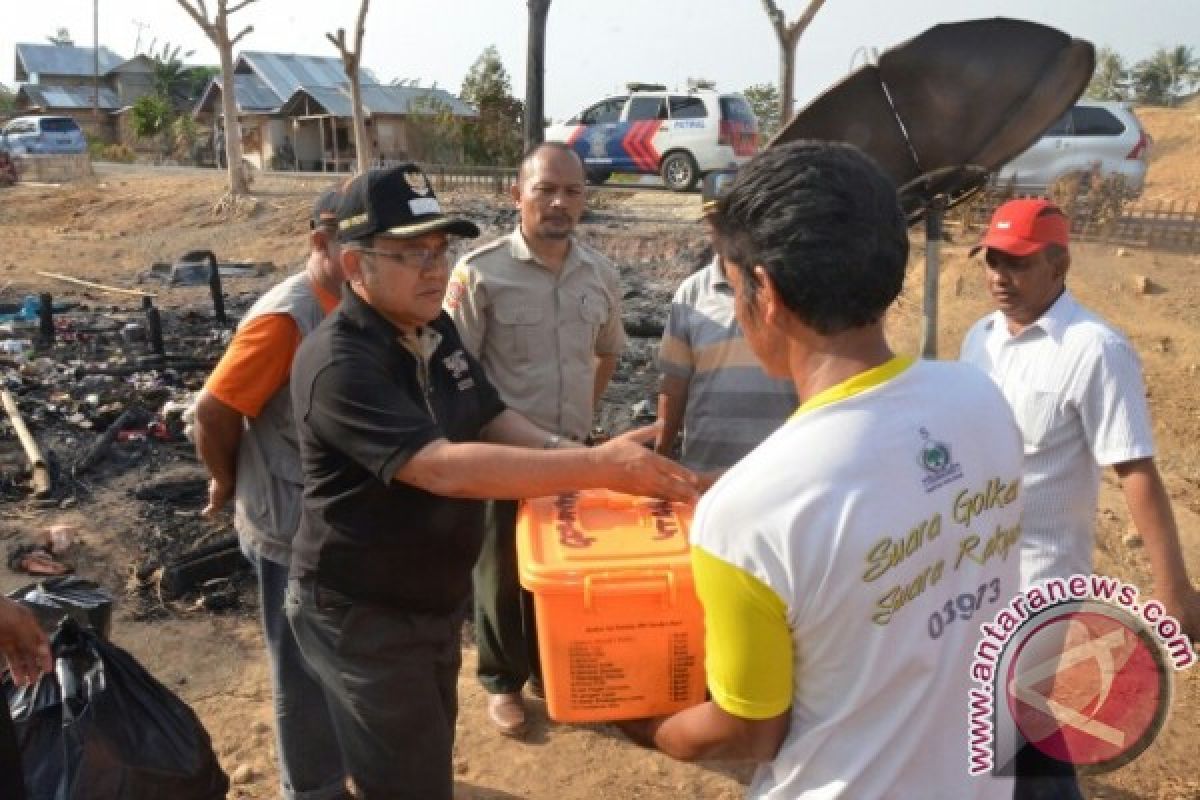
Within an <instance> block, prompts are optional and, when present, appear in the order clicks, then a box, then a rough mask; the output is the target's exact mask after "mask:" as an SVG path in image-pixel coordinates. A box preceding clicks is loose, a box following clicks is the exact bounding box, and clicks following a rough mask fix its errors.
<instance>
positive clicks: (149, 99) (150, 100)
mask: <svg viewBox="0 0 1200 800" xmlns="http://www.w3.org/2000/svg"><path fill="white" fill-rule="evenodd" d="M129 114H130V121H131V122H132V124H133V132H134V133H135V134H137V135H138V137H139V138H143V139H150V138H152V137H155V136H161V137H162V139H163V141H162V142H161V146H162V149H163V154H164V155H165V154H166V153H169V152H170V150H171V136H170V133H171V119H172V117H173V116H174V109H172V108H171V103H170V101H168V100H167V98H165V97H163V96H162V95H159V94H157V93H156V94H145V95H142V96H141V97H139V98H138V99H137V100H135V101H134V103H133V107H132V108H131V109H130V111H129Z"/></svg>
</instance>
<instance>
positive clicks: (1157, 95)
mask: <svg viewBox="0 0 1200 800" xmlns="http://www.w3.org/2000/svg"><path fill="white" fill-rule="evenodd" d="M1165 55H1166V51H1165V50H1160V51H1159V52H1158V53H1156V54H1155V56H1154V57H1152V58H1146V59H1142V60H1141V61H1139V62H1138V63H1137V64H1135V65H1134V67H1133V92H1134V96H1135V97H1136V98H1137V101H1138V102H1139V103H1142V104H1144V105H1151V106H1165V105H1170V103H1171V68H1170V65H1169V64H1168V63H1167V61H1166V59H1165V58H1163V57H1162V56H1165Z"/></svg>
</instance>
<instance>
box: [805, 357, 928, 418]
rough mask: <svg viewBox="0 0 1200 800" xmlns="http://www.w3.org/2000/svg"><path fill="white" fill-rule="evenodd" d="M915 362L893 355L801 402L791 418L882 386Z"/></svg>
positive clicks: (908, 358) (911, 359)
mask: <svg viewBox="0 0 1200 800" xmlns="http://www.w3.org/2000/svg"><path fill="white" fill-rule="evenodd" d="M913 363H914V359H913V358H911V357H909V356H892V357H891V358H890V359H888V360H887V361H885V362H883V363H882V364H880V365H879V366H877V367H872V368H871V369H868V370H865V371H863V372H860V373H858V374H857V375H853V376H851V377H849V378H847V379H846V380H844V381H842V382H841V383H838V384H835V385H833V386H830V387H829V388H827V389H823V390H821V391H819V392H817V393H816V394H814V395H813V396H812V397H810V398H808V399H807V400H805V401H804V402H803V403H801V404H800V407H799V408H797V409H796V410H795V412H793V413H792V416H791V419H795V418H796V417H799V416H801V415H802V414H805V413H807V412H809V411H812V410H814V409H818V408H821V407H823V406H828V405H832V404H833V403H836V402H838V401H839V400H845V399H847V398H850V397H854V396H855V395H856V394H861V393H863V392H865V391H867V390H868V389H874V388H875V387H876V386H882V385H883V384H885V383H887V382H888V381H890V380H892V379H893V378H895V377H896V376H898V375H900V374H901V373H903V372H904V371H905V370H907V369H908V368H909V367H911V366H912V365H913Z"/></svg>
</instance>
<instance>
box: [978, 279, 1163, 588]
mask: <svg viewBox="0 0 1200 800" xmlns="http://www.w3.org/2000/svg"><path fill="white" fill-rule="evenodd" d="M961 359H962V360H963V361H966V362H969V363H971V364H974V365H976V366H977V367H979V368H980V369H982V370H983V371H985V372H986V373H987V374H988V375H990V376H991V378H992V380H994V381H995V382H996V384H997V385H998V386H999V387H1000V390H1001V391H1002V392H1003V393H1004V396H1005V398H1006V399H1007V400H1008V403H1009V405H1010V406H1012V409H1013V413H1014V415H1015V416H1016V418H1017V425H1018V426H1019V427H1020V428H1021V435H1022V438H1023V439H1024V442H1025V476H1024V481H1023V484H1022V488H1023V491H1024V493H1025V514H1024V517H1023V518H1022V535H1021V577H1022V581H1023V584H1024V585H1025V586H1029V585H1030V584H1031V583H1034V582H1037V581H1040V580H1044V579H1047V578H1052V577H1063V576H1069V575H1072V574H1076V573H1081V574H1085V573H1088V572H1090V571H1091V569H1092V550H1093V547H1094V542H1093V538H1094V531H1095V518H1096V503H1097V497H1098V494H1099V487H1100V468H1101V467H1105V466H1111V465H1113V464H1121V463H1124V462H1127V461H1133V460H1136V459H1140V458H1147V457H1149V456H1153V455H1154V441H1153V435H1152V431H1151V425H1150V411H1149V408H1148V407H1147V404H1146V389H1145V384H1144V383H1143V381H1142V371H1141V364H1140V362H1139V360H1138V356H1137V353H1136V352H1135V351H1134V349H1133V347H1132V345H1130V344H1129V342H1128V341H1127V340H1126V339H1125V337H1124V336H1122V335H1121V334H1120V333H1119V332H1117V331H1116V330H1115V329H1114V328H1112V327H1111V326H1110V325H1109V324H1108V323H1106V322H1105V321H1104V320H1102V319H1100V318H1099V317H1097V316H1096V315H1095V314H1093V313H1091V312H1090V311H1088V310H1087V309H1085V308H1084V307H1083V306H1081V305H1079V303H1078V302H1077V301H1076V300H1075V298H1074V297H1072V296H1071V294H1070V292H1066V291H1064V292H1063V293H1062V295H1061V296H1060V297H1059V298H1058V300H1056V301H1055V302H1054V304H1053V305H1052V306H1051V307H1050V308H1049V309H1048V310H1047V311H1046V313H1045V314H1043V315H1042V317H1041V319H1039V320H1038V321H1037V322H1035V323H1034V324H1033V325H1031V326H1029V327H1028V328H1026V329H1025V330H1024V331H1022V332H1021V333H1019V334H1017V335H1015V336H1014V335H1012V334H1010V333H1009V331H1008V327H1007V325H1006V324H1005V319H1004V315H1003V314H1002V313H1001V312H999V311H996V312H994V313H992V314H990V315H989V316H987V317H984V318H983V319H981V320H980V321H979V322H977V323H975V325H974V326H972V327H971V330H970V331H968V332H967V336H966V339H965V341H964V342H963V348H962V355H961Z"/></svg>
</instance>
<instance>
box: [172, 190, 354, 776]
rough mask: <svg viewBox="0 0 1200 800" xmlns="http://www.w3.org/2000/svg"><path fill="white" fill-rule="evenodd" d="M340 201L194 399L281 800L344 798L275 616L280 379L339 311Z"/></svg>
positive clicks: (286, 420)
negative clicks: (248, 632)
mask: <svg viewBox="0 0 1200 800" xmlns="http://www.w3.org/2000/svg"><path fill="white" fill-rule="evenodd" d="M340 199H341V195H340V194H339V193H338V192H337V191H336V190H333V189H330V190H327V191H326V192H324V193H323V194H322V195H321V196H320V197H319V198H318V199H317V203H316V206H315V208H314V209H313V217H312V221H311V223H310V224H311V227H312V232H311V233H310V234H309V244H310V250H309V256H308V262H307V264H306V265H305V268H304V270H303V271H302V272H300V273H297V274H296V275H293V276H292V277H290V278H288V279H287V280H285V281H283V282H281V283H279V284H277V285H276V286H274V287H273V288H272V289H270V290H269V291H268V292H267V293H266V294H264V295H263V296H262V297H261V298H259V300H258V302H256V303H255V304H254V305H253V306H252V307H251V308H250V310H249V311H248V312H247V313H246V316H245V317H244V318H243V319H242V322H241V324H240V325H239V326H238V330H237V334H236V335H235V336H234V337H233V341H231V342H230V343H229V349H228V350H226V351H225V355H224V356H222V358H221V361H220V363H218V364H217V367H216V369H215V370H213V373H212V375H211V376H210V377H209V379H208V383H206V384H205V386H204V390H203V391H202V392H201V393H200V397H199V398H198V399H197V401H196V424H195V437H196V450H197V452H198V453H199V455H200V459H201V460H202V461H203V462H204V465H205V466H206V467H207V468H208V472H209V475H210V477H211V480H210V481H209V489H208V506H207V508H205V509H204V514H205V515H206V516H211V515H214V514H216V513H217V512H218V511H219V510H220V509H221V508H222V507H223V506H224V505H225V504H226V503H227V502H228V501H229V500H230V498H233V499H234V527H235V528H236V529H237V532H238V538H239V539H240V541H241V545H242V550H243V552H245V554H246V557H247V558H249V559H250V561H251V563H252V564H254V567H255V571H256V573H257V575H258V585H259V598H260V601H261V607H262V621H263V631H264V634H265V637H266V642H267V654H268V656H269V657H270V661H271V681H272V685H273V689H274V694H275V728H276V736H277V742H278V752H279V779H280V784H281V794H282V796H283V797H284V798H286V800H327V799H328V798H341V797H345V796H346V795H345V769H344V768H343V765H342V760H341V755H340V750H339V749H338V743H337V737H336V735H335V733H334V729H333V724H332V723H331V722H330V719H329V712H328V709H327V707H326V705H325V695H324V692H323V691H322V689H321V687H320V684H319V683H317V682H316V681H315V680H314V678H313V677H312V676H311V675H310V673H309V671H308V667H307V666H306V665H305V662H304V658H303V656H302V655H301V654H300V650H299V648H298V647H297V645H296V640H295V638H294V637H293V635H292V630H291V628H290V627H289V626H288V622H287V618H286V617H285V616H284V614H283V597H284V592H285V590H286V589H287V575H288V562H289V561H290V560H291V544H292V537H293V536H294V535H295V533H296V529H297V527H298V526H299V523H300V509H301V492H302V490H303V483H304V478H303V475H302V474H301V471H300V453H299V449H298V444H297V441H296V434H295V429H294V424H293V421H292V404H291V393H290V390H289V386H288V378H289V376H290V375H291V370H292V358H293V356H295V354H296V350H297V349H298V348H299V346H300V342H301V340H302V339H303V338H304V337H305V336H306V335H308V333H309V332H310V331H312V330H313V328H315V327H316V326H317V325H318V324H319V323H320V321H321V320H322V319H323V318H324V316H325V314H326V313H328V312H329V311H330V310H332V309H333V308H334V306H336V305H337V303H338V299H339V296H340V292H341V285H342V281H343V275H342V267H341V262H340V252H339V248H338V245H337V208H338V205H339V203H340Z"/></svg>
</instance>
